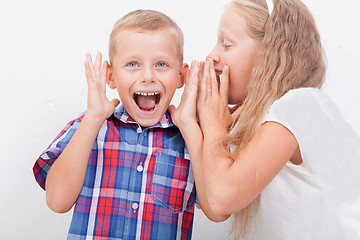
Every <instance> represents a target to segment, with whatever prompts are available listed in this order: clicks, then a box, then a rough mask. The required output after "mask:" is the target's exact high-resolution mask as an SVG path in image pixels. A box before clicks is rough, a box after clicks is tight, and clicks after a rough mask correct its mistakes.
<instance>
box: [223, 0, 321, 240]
mask: <svg viewBox="0 0 360 240" xmlns="http://www.w3.org/2000/svg"><path fill="white" fill-rule="evenodd" d="M273 1H274V9H273V12H272V14H271V16H269V12H268V9H267V4H266V2H265V0H233V1H232V2H231V3H230V4H229V5H228V7H229V8H230V9H232V10H234V11H236V12H237V13H238V14H239V15H241V16H243V17H244V18H245V20H246V22H247V26H246V29H247V31H248V34H249V35H250V36H251V37H252V38H254V39H255V40H256V41H257V43H258V45H257V46H258V48H257V53H256V56H255V59H254V67H253V69H252V74H251V77H250V80H249V84H248V87H247V89H246V95H245V99H244V100H243V103H242V106H241V112H240V114H239V115H238V116H236V118H235V121H234V123H233V125H232V126H231V131H230V132H231V133H230V134H229V136H227V137H226V138H225V139H224V146H225V149H226V151H227V152H228V153H229V154H230V155H231V156H232V157H233V159H235V156H236V155H237V153H238V152H239V151H240V150H241V149H242V148H243V147H244V146H245V145H246V144H247V143H248V142H249V141H250V140H251V138H252V137H253V136H254V133H255V131H256V129H257V128H258V127H259V126H260V124H261V121H262V119H263V118H264V117H265V115H266V113H267V111H268V109H269V108H270V106H271V105H272V103H273V102H274V101H275V100H277V99H279V98H280V97H281V96H283V95H284V94H285V93H287V92H288V91H289V90H291V89H295V88H302V87H314V88H320V87H321V86H322V84H323V81H324V76H325V60H324V54H323V49H322V46H321V42H320V35H319V33H318V31H317V28H316V25H315V21H314V19H313V17H312V15H311V13H310V12H309V10H308V9H307V7H306V6H305V5H304V4H303V3H302V2H301V1H300V0H273ZM230 146H236V149H235V151H233V152H231V153H230ZM232 148H233V147H232ZM240 160H241V159H240ZM258 204H259V197H258V198H257V199H255V200H254V201H253V202H252V203H251V204H250V205H249V206H247V207H246V208H244V209H242V210H241V211H240V212H238V213H235V214H233V227H232V233H233V234H234V236H235V238H236V239H239V238H241V237H243V238H248V237H249V236H250V235H251V233H252V232H253V230H254V228H255V227H256V222H255V214H256V212H257V208H258Z"/></svg>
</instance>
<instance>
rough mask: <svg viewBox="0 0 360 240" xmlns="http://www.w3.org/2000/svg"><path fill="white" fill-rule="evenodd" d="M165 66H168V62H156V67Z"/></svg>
mask: <svg viewBox="0 0 360 240" xmlns="http://www.w3.org/2000/svg"><path fill="white" fill-rule="evenodd" d="M167 66H168V64H167V63H165V62H158V63H157V64H156V67H167Z"/></svg>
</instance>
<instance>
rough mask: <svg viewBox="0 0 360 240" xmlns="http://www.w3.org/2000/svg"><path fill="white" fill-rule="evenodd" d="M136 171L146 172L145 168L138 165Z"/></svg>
mask: <svg viewBox="0 0 360 240" xmlns="http://www.w3.org/2000/svg"><path fill="white" fill-rule="evenodd" d="M136 170H137V171H138V172H142V171H143V170H144V168H143V166H141V165H138V166H137V167H136Z"/></svg>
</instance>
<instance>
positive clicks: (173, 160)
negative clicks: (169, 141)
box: [151, 153, 195, 214]
mask: <svg viewBox="0 0 360 240" xmlns="http://www.w3.org/2000/svg"><path fill="white" fill-rule="evenodd" d="M151 197H152V199H153V200H154V201H155V203H157V204H159V205H161V206H162V207H164V208H166V209H168V210H169V211H170V212H172V213H174V214H177V213H180V212H182V211H185V210H186V209H189V208H193V207H194V204H195V184H194V176H193V172H192V169H191V164H190V160H188V159H185V158H181V157H176V156H172V155H168V154H164V153H157V154H156V163H155V171H154V176H153V182H152V189H151Z"/></svg>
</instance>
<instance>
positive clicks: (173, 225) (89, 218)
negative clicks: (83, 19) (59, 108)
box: [33, 10, 195, 239]
mask: <svg viewBox="0 0 360 240" xmlns="http://www.w3.org/2000/svg"><path fill="white" fill-rule="evenodd" d="M109 59H110V65H108V64H107V62H106V61H104V63H103V65H102V67H101V54H100V53H98V54H97V56H96V60H95V62H94V65H93V63H92V60H91V56H90V55H89V54H87V58H86V61H85V72H86V78H87V82H88V109H87V112H86V113H85V114H83V115H81V116H80V117H79V118H78V119H75V120H74V121H72V122H70V123H69V124H68V125H67V126H66V127H65V128H64V130H63V131H62V132H61V133H60V134H59V135H58V137H57V138H56V139H55V140H54V142H53V143H51V145H50V146H49V147H48V149H47V150H46V151H45V152H44V153H43V154H42V155H41V156H40V157H39V159H38V160H37V161H36V163H35V165H34V169H33V170H34V175H35V178H36V180H37V182H38V183H39V184H40V186H41V187H42V188H44V189H46V201H47V204H48V206H49V207H50V208H51V209H52V210H53V211H55V212H67V211H69V210H70V209H71V207H72V206H73V205H74V204H75V209H74V213H73V218H72V221H71V225H70V229H69V233H68V239H87V238H90V239H98V238H99V239H100V238H101V239H190V238H191V232H192V222H193V213H194V203H195V186H194V178H193V175H192V171H191V167H190V161H189V156H188V152H187V150H186V147H185V143H184V141H183V139H182V137H181V135H180V132H179V130H178V129H177V128H176V127H175V126H174V125H173V123H172V122H171V119H170V115H169V114H168V112H167V111H166V110H167V108H168V106H169V103H170V101H171V98H172V96H173V94H174V92H175V90H176V88H179V87H182V85H183V82H184V75H185V73H186V70H187V68H188V66H187V65H186V64H182V62H183V35H182V32H181V30H180V29H179V27H178V26H177V25H176V24H175V23H174V22H173V21H172V20H171V19H170V18H169V17H167V16H166V15H164V14H162V13H159V12H157V11H152V10H137V11H133V12H131V13H129V14H127V15H125V16H124V17H122V18H121V19H120V20H119V21H118V22H117V23H115V25H114V28H113V30H112V33H111V35H110V46H109ZM106 83H107V84H108V86H109V87H110V88H112V89H115V88H116V89H117V91H118V93H119V96H120V99H121V102H122V104H123V105H122V106H121V107H119V108H117V109H115V107H116V106H117V105H118V104H119V100H116V99H115V100H112V101H109V100H108V99H107V98H106V94H105V92H106V90H105V88H106ZM45 180H46V181H45Z"/></svg>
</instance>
